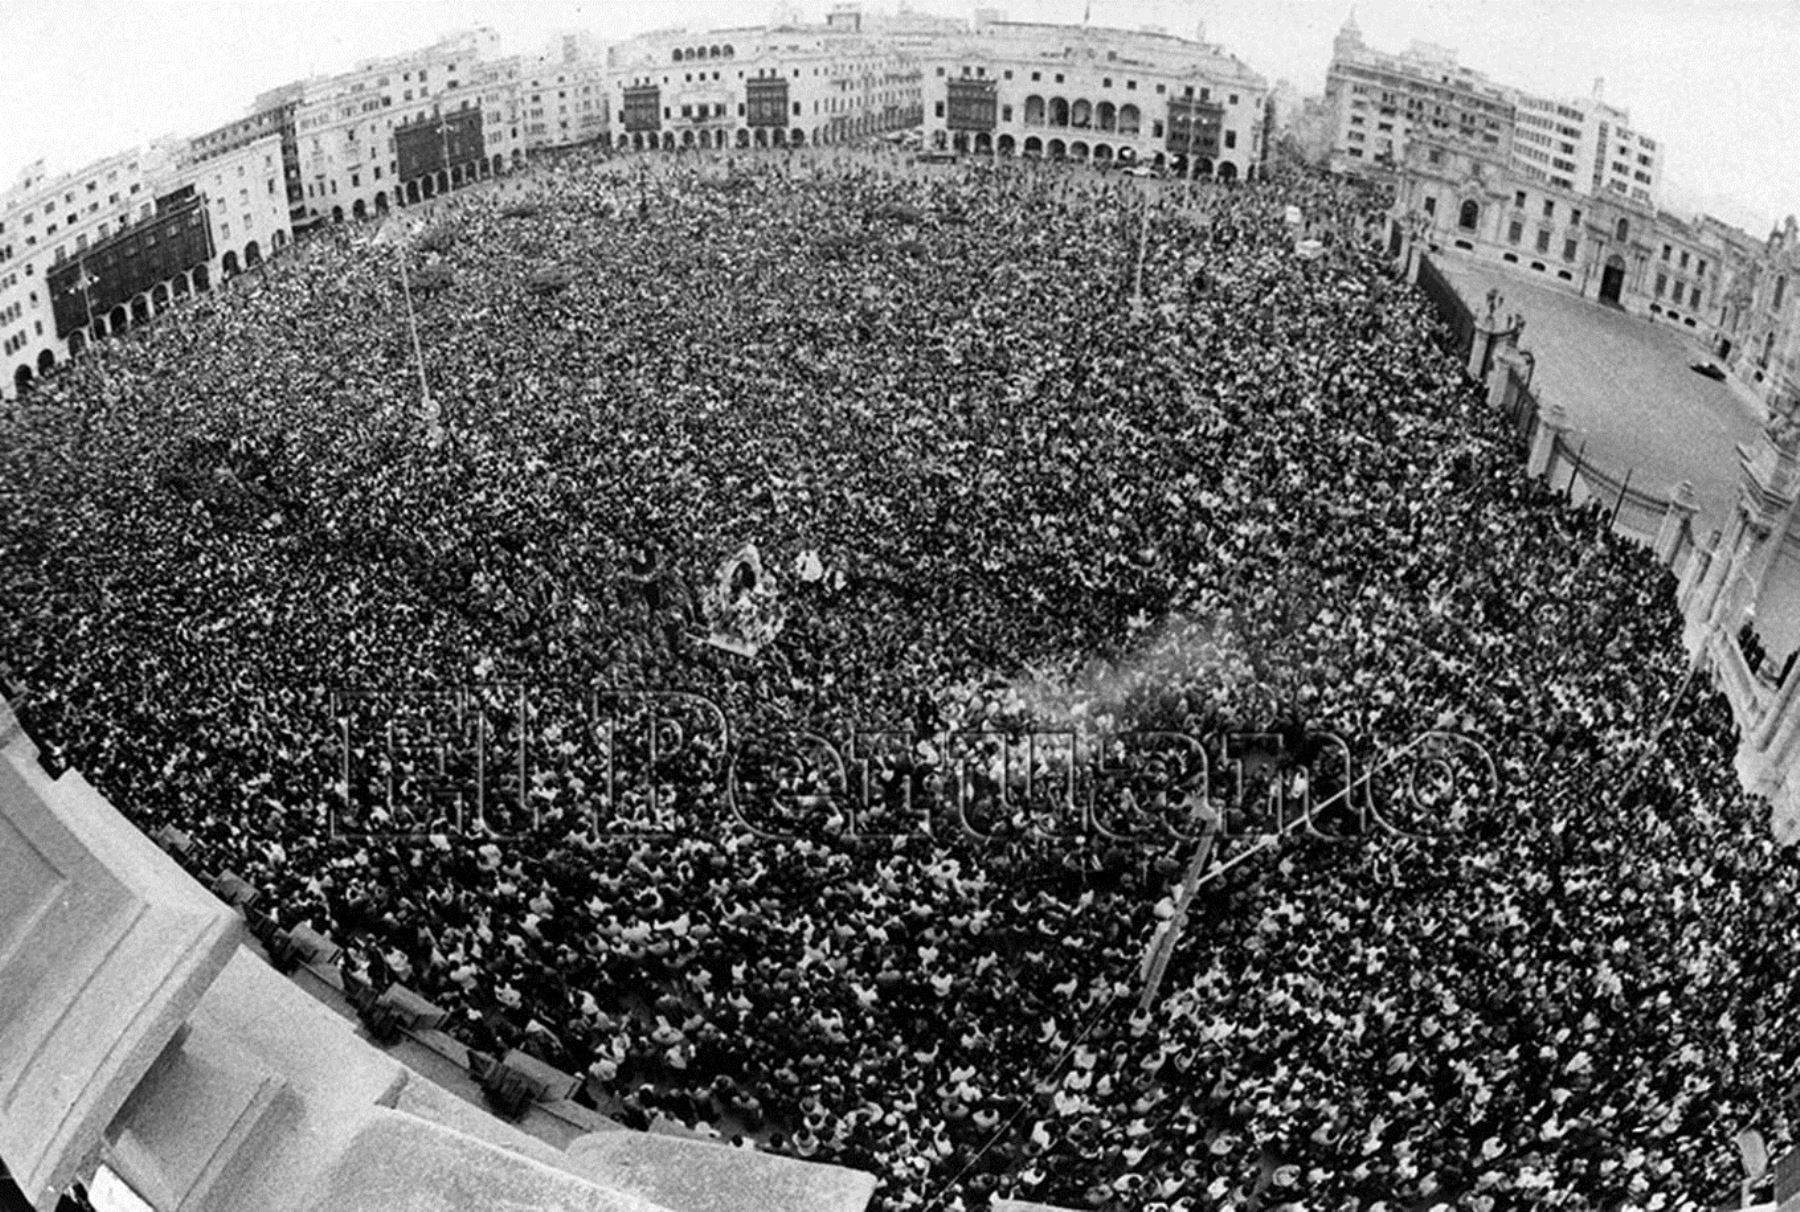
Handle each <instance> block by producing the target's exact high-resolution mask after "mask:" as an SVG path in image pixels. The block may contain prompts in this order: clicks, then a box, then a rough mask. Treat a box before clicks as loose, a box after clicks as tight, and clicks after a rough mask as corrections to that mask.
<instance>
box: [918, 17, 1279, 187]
mask: <svg viewBox="0 0 1800 1212" xmlns="http://www.w3.org/2000/svg"><path fill="white" fill-rule="evenodd" d="M925 93H926V98H925V99H926V104H925V114H924V128H925V140H926V144H927V146H929V147H932V148H935V149H938V150H946V151H956V152H966V153H970V154H974V155H993V156H1013V155H1018V156H1029V157H1043V158H1046V159H1052V160H1071V161H1077V162H1089V163H1095V164H1108V163H1113V164H1126V163H1140V164H1149V165H1157V166H1163V165H1166V166H1168V167H1170V168H1171V169H1173V170H1174V171H1176V172H1178V173H1181V174H1182V175H1192V176H1203V177H1215V176H1216V177H1218V178H1219V179H1221V180H1232V179H1247V178H1249V177H1252V176H1254V175H1255V174H1256V172H1257V170H1258V169H1259V167H1260V166H1261V164H1262V162H1263V159H1264V157H1265V155H1266V153H1267V148H1268V141H1269V130H1268V123H1269V99H1270V90H1269V86H1268V84H1267V82H1266V81H1264V80H1263V78H1262V77H1261V76H1259V75H1257V74H1256V73H1255V72H1253V71H1251V70H1250V69H1249V68H1248V67H1246V66H1245V65H1244V64H1243V63H1242V62H1240V61H1239V60H1237V59H1235V58H1233V57H1232V56H1230V55H1227V54H1225V53H1224V52H1223V51H1222V50H1220V49H1219V48H1218V47H1216V46H1213V45H1210V44H1208V43H1204V42H1198V41H1193V40H1190V39H1186V38H1179V37H1175V36H1172V35H1169V34H1165V33H1156V32H1151V31H1128V30H1113V29H1090V28H1085V27H1074V26H1065V25H1037V24H1025V23H1017V22H1008V21H980V22H977V23H976V24H975V26H974V27H973V29H972V30H971V32H970V34H969V35H968V36H967V37H964V38H960V39H947V40H945V41H944V43H943V44H942V45H940V46H939V48H938V49H937V50H936V51H935V52H933V55H932V57H931V59H930V60H929V62H928V63H927V64H926V71H925Z"/></svg>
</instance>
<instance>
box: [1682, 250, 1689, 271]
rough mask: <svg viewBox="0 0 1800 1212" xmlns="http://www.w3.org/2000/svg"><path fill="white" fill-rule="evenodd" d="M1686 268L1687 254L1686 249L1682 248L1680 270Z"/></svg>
mask: <svg viewBox="0 0 1800 1212" xmlns="http://www.w3.org/2000/svg"><path fill="white" fill-rule="evenodd" d="M1687 267H1688V254H1687V249H1685V248H1684V249H1682V250H1681V268H1683V269H1686V268H1687Z"/></svg>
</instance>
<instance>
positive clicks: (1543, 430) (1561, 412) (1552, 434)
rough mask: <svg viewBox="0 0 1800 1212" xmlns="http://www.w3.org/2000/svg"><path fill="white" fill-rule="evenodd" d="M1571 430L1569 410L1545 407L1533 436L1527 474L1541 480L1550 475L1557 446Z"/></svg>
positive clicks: (1554, 405)
mask: <svg viewBox="0 0 1800 1212" xmlns="http://www.w3.org/2000/svg"><path fill="white" fill-rule="evenodd" d="M1569 428H1570V427H1569V410H1568V409H1566V408H1564V407H1563V406H1562V405H1561V404H1545V405H1544V406H1543V408H1542V410H1541V411H1539V413H1538V419H1537V428H1536V429H1535V430H1534V431H1533V432H1532V435H1531V458H1530V460H1529V461H1528V462H1527V463H1526V465H1525V470H1526V472H1527V473H1529V474H1530V475H1533V476H1538V477H1540V478H1541V477H1543V476H1546V475H1549V474H1550V463H1551V460H1552V459H1554V458H1555V457H1556V447H1557V444H1558V443H1559V442H1560V441H1561V440H1562V436H1563V435H1564V434H1566V433H1568V432H1569Z"/></svg>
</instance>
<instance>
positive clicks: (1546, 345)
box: [1434, 255, 1800, 654]
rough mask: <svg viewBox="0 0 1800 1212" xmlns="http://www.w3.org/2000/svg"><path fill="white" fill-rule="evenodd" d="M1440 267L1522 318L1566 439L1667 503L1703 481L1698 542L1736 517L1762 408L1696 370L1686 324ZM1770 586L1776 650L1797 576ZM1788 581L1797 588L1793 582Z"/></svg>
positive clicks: (1796, 595)
mask: <svg viewBox="0 0 1800 1212" xmlns="http://www.w3.org/2000/svg"><path fill="white" fill-rule="evenodd" d="M1434 263H1435V264H1436V265H1437V266H1438V268H1439V269H1440V270H1442V271H1443V273H1444V276H1445V277H1446V278H1447V279H1449V281H1450V282H1451V283H1452V285H1454V286H1455V287H1456V289H1457V290H1458V291H1459V292H1461V294H1462V296H1463V298H1464V299H1466V300H1467V301H1468V302H1469V304H1470V305H1471V306H1472V307H1473V308H1474V309H1475V310H1476V311H1477V312H1478V313H1479V312H1482V311H1485V310H1486V304H1485V302H1484V301H1483V300H1484V298H1485V296H1486V295H1487V292H1488V289H1489V287H1496V288H1498V289H1499V291H1500V293H1501V294H1502V295H1503V296H1505V301H1504V302H1503V303H1502V304H1501V306H1500V312H1501V314H1503V315H1504V314H1508V313H1511V312H1519V313H1521V314H1522V315H1524V317H1525V336H1524V339H1523V341H1522V342H1521V345H1522V346H1523V347H1524V348H1526V349H1528V350H1530V351H1531V352H1532V353H1534V354H1536V355H1537V370H1536V377H1535V383H1536V387H1537V389H1538V395H1539V399H1540V400H1541V401H1542V402H1543V403H1544V404H1546V405H1548V404H1551V403H1556V404H1561V405H1562V406H1563V407H1564V408H1565V409H1567V410H1568V415H1569V421H1570V423H1571V425H1573V426H1574V428H1573V430H1572V431H1571V433H1570V435H1569V441H1570V442H1571V444H1573V445H1574V446H1576V447H1581V446H1582V445H1583V443H1584V442H1585V444H1586V450H1585V453H1584V455H1583V457H1584V458H1585V459H1587V460H1588V461H1591V462H1593V463H1595V464H1597V465H1598V466H1599V467H1600V468H1602V469H1603V470H1604V471H1605V472H1606V473H1607V474H1608V475H1610V476H1612V477H1613V478H1615V479H1622V478H1623V476H1624V474H1625V472H1626V471H1627V470H1628V469H1629V470H1630V471H1631V473H1632V479H1631V483H1632V486H1633V487H1634V488H1641V489H1643V490H1645V491H1647V492H1651V493H1654V494H1656V495H1658V496H1668V495H1670V494H1671V492H1672V491H1673V489H1674V486H1675V485H1676V484H1678V483H1679V482H1680V481H1682V480H1688V481H1691V482H1692V483H1693V485H1694V496H1695V499H1696V501H1697V502H1698V504H1699V512H1698V514H1697V515H1696V516H1695V519H1694V533H1695V538H1696V539H1697V540H1698V541H1699V542H1701V543H1704V542H1706V540H1707V537H1708V536H1709V535H1710V534H1711V533H1712V532H1713V531H1714V530H1715V529H1719V528H1722V527H1724V526H1725V525H1726V523H1727V522H1728V521H1729V520H1730V518H1731V514H1732V511H1733V509H1734V507H1735V501H1736V496H1737V490H1738V482H1739V470H1738V457H1737V447H1738V444H1739V443H1749V442H1752V441H1754V440H1755V438H1756V436H1757V433H1758V432H1759V431H1760V430H1761V428H1762V423H1763V417H1764V411H1763V405H1762V404H1761V402H1760V401H1758V400H1756V399H1755V397H1753V396H1751V395H1749V393H1748V392H1746V391H1745V390H1744V389H1742V388H1740V387H1737V386H1735V385H1732V384H1728V383H1720V382H1717V381H1715V380H1713V379H1708V378H1706V377H1705V376H1703V375H1699V374H1696V373H1695V372H1694V371H1692V370H1690V369H1689V365H1690V364H1691V363H1694V362H1699V361H1707V362H1711V361H1716V359H1714V358H1712V357H1711V356H1710V355H1709V354H1708V353H1707V351H1706V347H1705V344H1704V342H1702V341H1701V340H1700V339H1699V338H1697V337H1696V336H1695V334H1694V333H1693V332H1692V331H1691V330H1689V329H1686V328H1678V327H1676V326H1675V325H1672V324H1665V323H1659V322H1653V321H1649V320H1641V319H1638V318H1637V317H1634V316H1629V315H1626V314H1625V313H1624V312H1621V311H1616V310H1614V309H1612V308H1609V307H1601V306H1599V305H1597V304H1594V303H1591V302H1587V301H1585V300H1582V299H1579V298H1577V297H1575V296H1574V295H1573V294H1570V293H1568V292H1565V291H1562V290H1558V289H1556V288H1554V287H1550V286H1543V285H1539V284H1538V283H1537V282H1534V281H1532V280H1531V279H1530V278H1529V277H1521V276H1519V275H1517V274H1515V273H1512V272H1508V271H1506V270H1503V269H1501V268H1499V267H1495V266H1490V265H1482V264H1476V263H1474V262H1471V261H1468V260H1465V259H1462V258H1460V257H1453V256H1449V255H1446V256H1442V257H1438V258H1435V259H1434ZM1779 581H1780V583H1779V584H1776V583H1771V585H1770V587H1769V590H1770V591H1769V594H1768V598H1769V601H1768V602H1766V603H1765V606H1764V609H1763V611H1762V617H1761V618H1760V619H1759V620H1758V627H1759V630H1761V632H1762V633H1763V637H1764V640H1765V642H1766V643H1767V644H1768V646H1769V648H1770V650H1771V651H1772V652H1776V653H1779V654H1785V653H1786V652H1787V651H1789V650H1790V649H1792V648H1794V647H1796V646H1800V610H1779V609H1775V608H1774V606H1775V604H1777V603H1784V602H1800V577H1794V576H1789V575H1786V573H1785V572H1784V574H1783V575H1782V576H1781V577H1780V578H1779ZM1789 581H1793V582H1795V583H1794V584H1789V583H1788V582H1789Z"/></svg>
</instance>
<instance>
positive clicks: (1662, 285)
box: [1656, 274, 1669, 299]
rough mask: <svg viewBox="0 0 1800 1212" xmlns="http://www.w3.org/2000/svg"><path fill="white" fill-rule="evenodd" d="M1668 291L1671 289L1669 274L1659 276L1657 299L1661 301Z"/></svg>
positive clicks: (1657, 280)
mask: <svg viewBox="0 0 1800 1212" xmlns="http://www.w3.org/2000/svg"><path fill="white" fill-rule="evenodd" d="M1668 289H1669V275H1668V274H1657V275H1656V297H1657V298H1659V299H1660V298H1662V297H1663V295H1664V294H1666V293H1667V292H1668Z"/></svg>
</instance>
